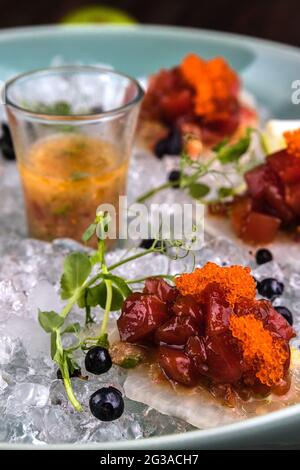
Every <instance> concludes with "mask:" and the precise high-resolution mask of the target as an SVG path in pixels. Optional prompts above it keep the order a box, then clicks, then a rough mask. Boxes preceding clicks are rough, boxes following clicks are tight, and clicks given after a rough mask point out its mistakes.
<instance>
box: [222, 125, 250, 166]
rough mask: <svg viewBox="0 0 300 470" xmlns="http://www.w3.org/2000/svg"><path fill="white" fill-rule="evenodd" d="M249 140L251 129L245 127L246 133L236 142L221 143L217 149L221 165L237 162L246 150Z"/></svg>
mask: <svg viewBox="0 0 300 470" xmlns="http://www.w3.org/2000/svg"><path fill="white" fill-rule="evenodd" d="M250 142H251V129H247V131H246V134H245V135H244V136H243V137H241V138H240V140H239V141H238V142H236V143H235V144H232V145H222V146H221V147H220V148H219V149H218V150H217V157H218V160H219V161H220V163H222V165H226V164H227V163H233V162H237V161H238V160H239V159H240V158H241V156H242V155H244V153H245V152H247V150H248V148H249V145H250Z"/></svg>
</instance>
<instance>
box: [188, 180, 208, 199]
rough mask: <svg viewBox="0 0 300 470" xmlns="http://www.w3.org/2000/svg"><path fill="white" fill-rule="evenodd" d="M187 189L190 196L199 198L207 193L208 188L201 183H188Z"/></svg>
mask: <svg viewBox="0 0 300 470" xmlns="http://www.w3.org/2000/svg"><path fill="white" fill-rule="evenodd" d="M188 191H189V194H190V196H191V197H192V198H194V199H201V198H203V197H204V196H206V195H207V194H208V193H209V191H210V188H209V186H207V185H206V184H203V183H192V184H190V186H189V188H188Z"/></svg>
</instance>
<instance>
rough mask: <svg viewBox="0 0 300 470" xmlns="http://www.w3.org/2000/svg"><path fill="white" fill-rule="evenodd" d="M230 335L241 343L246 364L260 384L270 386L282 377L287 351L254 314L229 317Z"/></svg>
mask: <svg viewBox="0 0 300 470" xmlns="http://www.w3.org/2000/svg"><path fill="white" fill-rule="evenodd" d="M229 328H230V330H231V333H232V336H234V338H236V339H238V340H239V341H240V343H241V347H242V351H243V358H244V360H245V363H246V365H248V366H249V367H250V368H251V369H253V368H254V371H255V375H256V377H257V378H258V379H259V381H260V382H261V383H262V384H265V385H267V386H269V387H272V386H273V385H275V384H276V383H278V382H279V381H280V379H282V378H283V377H284V365H285V363H286V361H287V359H288V352H287V351H286V350H285V349H284V347H283V345H282V342H281V341H280V340H279V339H277V338H274V337H272V334H271V333H270V331H268V330H266V329H265V328H264V326H263V323H262V321H261V320H258V319H257V318H255V316H254V315H252V314H250V315H245V316H240V317H239V316H237V315H232V316H231V318H230V325H229Z"/></svg>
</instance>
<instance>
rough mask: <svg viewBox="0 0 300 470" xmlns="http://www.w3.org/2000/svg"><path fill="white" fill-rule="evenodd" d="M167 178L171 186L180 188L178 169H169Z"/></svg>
mask: <svg viewBox="0 0 300 470" xmlns="http://www.w3.org/2000/svg"><path fill="white" fill-rule="evenodd" d="M168 180H169V181H170V183H173V184H172V188H174V189H178V188H180V182H179V180H180V171H178V170H172V171H170V173H169V176H168Z"/></svg>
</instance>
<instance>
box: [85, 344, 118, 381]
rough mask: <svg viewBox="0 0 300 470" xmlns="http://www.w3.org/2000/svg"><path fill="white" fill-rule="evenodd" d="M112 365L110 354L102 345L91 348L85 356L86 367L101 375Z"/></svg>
mask: <svg viewBox="0 0 300 470" xmlns="http://www.w3.org/2000/svg"><path fill="white" fill-rule="evenodd" d="M111 366H112V361H111V357H110V354H109V352H108V350H107V349H105V348H102V347H101V346H94V347H93V348H91V349H89V351H88V352H87V354H86V356H85V368H86V370H87V371H88V372H91V374H95V375H100V374H104V373H105V372H107V371H108V370H109V369H110V368H111Z"/></svg>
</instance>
